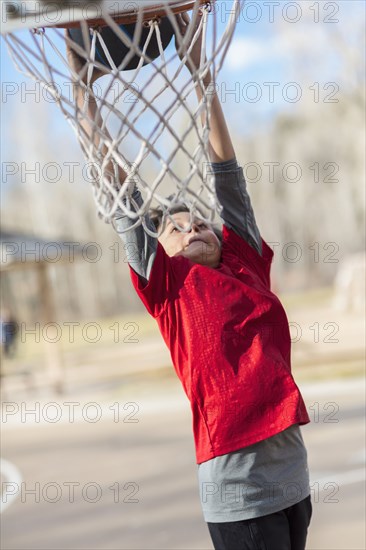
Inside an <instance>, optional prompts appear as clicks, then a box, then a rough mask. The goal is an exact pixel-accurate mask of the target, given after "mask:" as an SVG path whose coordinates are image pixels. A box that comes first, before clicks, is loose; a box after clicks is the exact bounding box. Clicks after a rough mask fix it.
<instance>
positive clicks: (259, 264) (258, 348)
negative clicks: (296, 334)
mask: <svg viewBox="0 0 366 550" xmlns="http://www.w3.org/2000/svg"><path fill="white" fill-rule="evenodd" d="M262 247H263V255H262V256H260V255H259V254H258V252H257V251H256V250H254V248H252V247H251V246H250V245H249V244H248V243H247V242H246V241H245V240H244V239H242V238H241V237H239V236H238V235H237V234H236V233H235V232H234V231H232V230H230V229H228V228H227V227H225V226H224V229H223V244H222V256H221V263H220V265H219V267H218V268H217V269H213V268H210V267H205V266H201V265H199V264H195V263H192V262H191V261H190V260H189V259H187V258H184V257H182V256H176V257H172V258H170V257H169V256H168V255H167V254H166V253H165V251H164V249H163V248H162V246H161V245H160V244H159V245H158V250H157V255H156V257H155V260H154V264H153V267H152V271H151V274H150V278H149V281H148V283H147V285H146V283H145V285H144V283H143V282H142V281H143V280H142V279H140V278H139V276H138V275H137V274H136V273H135V272H134V271H133V270H132V268H131V278H132V282H133V284H134V286H135V288H136V290H137V293H138V294H139V296H140V298H141V300H142V301H143V303H144V304H145V306H146V308H147V310H148V311H149V313H150V314H151V315H153V316H154V317H155V318H156V320H157V322H158V325H159V328H160V331H161V333H162V335H163V338H164V340H165V342H166V344H167V346H168V348H169V350H170V353H171V356H172V360H173V365H174V367H175V370H176V372H177V375H178V376H179V378H180V380H181V382H182V385H183V387H184V390H185V392H186V394H187V396H188V398H189V400H190V402H191V408H192V414H193V432H194V438H195V445H196V458H197V463H198V464H200V463H201V462H205V461H206V460H209V459H211V458H214V457H215V456H219V455H223V454H226V453H229V452H232V451H236V450H238V449H240V448H243V447H246V446H248V445H252V444H253V443H256V442H258V441H261V440H263V439H267V438H268V437H271V436H273V435H275V434H277V433H279V432H281V431H283V430H285V429H286V428H288V427H289V426H291V425H292V424H306V423H307V422H309V417H308V414H307V411H306V408H305V404H304V401H303V399H302V397H301V394H300V392H299V389H298V387H297V386H296V384H295V382H294V380H293V377H292V375H291V339H290V332H289V326H288V320H287V317H286V313H285V311H284V309H283V307H282V305H281V302H280V301H279V299H278V298H277V297H276V296H275V295H274V294H273V293H272V292H271V290H270V267H271V263H272V259H273V251H272V250H271V249H270V248H269V246H268V245H267V243H266V242H265V241H264V240H263V239H262Z"/></svg>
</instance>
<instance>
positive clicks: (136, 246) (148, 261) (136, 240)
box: [113, 187, 158, 281]
mask: <svg viewBox="0 0 366 550" xmlns="http://www.w3.org/2000/svg"><path fill="white" fill-rule="evenodd" d="M127 200H128V199H127ZM141 205H142V197H141V193H140V191H139V190H138V189H137V187H135V189H134V191H133V193H132V195H131V200H130V205H129V206H132V209H134V210H137V209H138V208H140V206H141ZM134 223H135V222H134V220H131V219H130V218H129V217H128V216H126V214H124V212H123V211H122V210H121V209H117V211H116V214H115V217H114V223H113V226H114V229H115V230H116V232H117V233H118V235H119V237H120V238H121V240H122V241H123V243H124V248H125V250H126V256H127V261H128V263H129V265H130V266H131V267H132V269H133V270H134V271H135V272H136V273H137V274H138V275H140V277H143V278H144V279H145V280H146V281H148V280H149V277H150V273H151V269H152V266H153V263H154V259H155V256H156V251H157V248H158V243H157V239H156V238H155V237H151V236H150V235H148V234H147V233H146V231H145V230H144V227H143V226H142V225H139V226H138V227H135V228H134V229H130V230H129V231H126V229H128V228H129V227H132V226H133V225H134ZM145 224H146V226H147V227H148V228H149V229H151V231H155V227H154V224H153V223H152V221H151V220H150V218H149V217H148V216H147V215H146V216H145Z"/></svg>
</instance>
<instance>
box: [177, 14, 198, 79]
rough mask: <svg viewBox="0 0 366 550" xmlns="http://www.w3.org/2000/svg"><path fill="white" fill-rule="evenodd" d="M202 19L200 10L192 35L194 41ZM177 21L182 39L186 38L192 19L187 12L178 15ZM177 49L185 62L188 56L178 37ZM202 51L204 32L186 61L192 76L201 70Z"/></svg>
mask: <svg viewBox="0 0 366 550" xmlns="http://www.w3.org/2000/svg"><path fill="white" fill-rule="evenodd" d="M201 17H202V11H201V10H199V11H198V14H197V19H196V22H195V25H194V32H193V34H192V39H193V37H194V35H195V34H196V31H197V29H198V27H199V25H200V22H201ZM176 19H177V23H178V27H179V31H180V34H181V36H182V38H184V36H185V34H186V32H187V29H188V27H189V25H190V22H191V19H190V17H189V15H188V13H187V12H184V13H179V14H177V15H176ZM175 47H176V49H177V51H178V52H179V57H180V59H181V60H183V58H184V56H185V54H186V51H184V50H182V49H181V45H180V44H179V41H178V38H177V37H175ZM179 49H181V51H179ZM201 51H202V31H201V32H200V34H199V36H198V38H197V40H196V42H195V44H194V46H193V48H192V50H191V53H190V56H189V57H188V58H187V60H186V66H187V68H188V69H189V71H190V72H191V73H192V74H194V73H196V72H197V71H198V69H199V68H200V65H201Z"/></svg>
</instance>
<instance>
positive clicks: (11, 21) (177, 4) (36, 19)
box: [1, 0, 216, 34]
mask: <svg viewBox="0 0 366 550" xmlns="http://www.w3.org/2000/svg"><path fill="white" fill-rule="evenodd" d="M215 2H216V0H170V1H167V2H166V3H163V2H161V1H160V2H159V0H155V1H154V4H153V5H151V6H148V5H146V6H143V7H142V20H143V21H151V20H154V19H160V18H161V17H166V15H167V6H169V9H170V10H171V12H172V13H174V14H178V13H183V12H185V11H191V10H193V9H194V7H195V6H197V5H198V6H199V7H200V6H205V5H212V4H214V3H215ZM55 4H56V2H54V3H53V5H55ZM114 4H116V3H114ZM117 4H118V3H117ZM65 13H66V15H65V16H63V17H61V18H60V20H58V21H47V18H45V17H43V16H42V13H40V12H39V13H34V14H33V15H29V16H28V17H27V18H26V17H16V16H13V17H9V18H8V20H6V24H4V23H3V25H2V30H1V34H7V33H10V32H14V31H17V30H21V29H25V28H29V29H32V28H33V29H37V28H62V29H71V28H75V27H78V26H79V25H80V22H81V21H87V22H88V26H90V27H103V26H106V25H107V23H106V21H105V19H104V17H103V16H101V13H99V12H98V16H97V17H96V16H95V15H96V14H95V13H94V14H92V15H91V16H90V17H85V15H86V13H85V11H84V10H83V9H81V8H80V9H78V10H73V16H74V18H73V19H72V20H70V19H68V18H67V12H65ZM69 13H70V12H69ZM107 13H108V15H109V16H111V17H112V18H113V19H114V21H116V23H117V24H119V25H128V24H133V23H136V21H137V19H138V17H139V10H138V9H136V3H133V2H131V9H129V10H128V9H124V10H123V12H121V13H116V11H114V12H113V13H111V12H108V11H107ZM88 14H89V12H88V13H87V15H88Z"/></svg>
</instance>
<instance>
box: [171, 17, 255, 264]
mask: <svg viewBox="0 0 366 550" xmlns="http://www.w3.org/2000/svg"><path fill="white" fill-rule="evenodd" d="M200 16H201V14H200V15H199V16H198V17H200ZM177 21H178V25H179V28H180V32H181V34H182V36H184V34H185V32H186V30H187V28H188V25H189V23H190V18H189V15H188V14H187V13H183V14H182V15H178V16H177ZM196 25H197V27H198V25H199V19H197V23H196ZM176 46H177V49H179V41H178V40H177V41H176ZM201 50H202V35H201V36H199V37H198V39H197V41H196V43H195V44H194V46H193V48H192V52H191V55H190V57H189V59H188V60H187V61H186V66H187V68H188V70H189V71H190V73H191V75H192V78H194V79H196V80H197V70H198V67H199V66H200V60H201ZM181 58H183V52H181ZM202 86H203V87H204V88H205V89H206V90H207V93H210V94H213V97H212V107H211V117H210V137H209V154H210V160H211V171H212V172H213V173H214V175H215V185H216V193H217V198H218V200H219V202H220V204H221V206H222V211H221V218H222V220H223V222H224V223H225V225H226V226H227V227H229V228H230V229H233V230H234V231H235V232H236V233H237V234H238V235H239V236H240V237H242V238H243V239H245V240H246V241H247V242H248V243H249V244H250V245H251V246H252V247H253V248H255V249H256V250H257V251H258V252H259V254H262V239H261V236H260V233H259V229H258V227H257V224H256V221H255V216H254V212H253V208H252V205H251V201H250V197H249V194H248V191H247V186H246V182H245V179H244V174H243V170H242V168H241V167H240V166H239V165H238V163H237V161H236V156H235V150H234V146H233V143H232V140H231V136H230V132H229V129H228V126H227V123H226V120H225V116H224V113H223V110H222V107H221V103H220V99H219V97H218V95H217V92H216V89H215V87H214V86H213V79H212V75H211V73H210V72H208V73H207V74H206V75H205V77H204V79H203V81H202V82H199V81H198V80H197V83H196V94H197V99H198V102H201V101H202V99H203V93H202ZM209 88H210V89H209ZM202 124H203V125H205V124H206V118H205V115H202Z"/></svg>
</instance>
